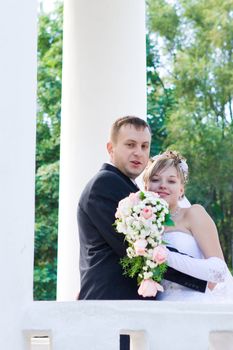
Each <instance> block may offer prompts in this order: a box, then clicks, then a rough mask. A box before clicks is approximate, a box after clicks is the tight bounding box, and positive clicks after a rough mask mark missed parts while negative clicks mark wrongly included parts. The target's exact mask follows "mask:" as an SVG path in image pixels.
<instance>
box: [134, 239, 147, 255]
mask: <svg viewBox="0 0 233 350" xmlns="http://www.w3.org/2000/svg"><path fill="white" fill-rule="evenodd" d="M146 246H147V240H145V239H138V240H137V241H136V242H135V243H134V249H135V252H136V255H142V256H143V255H144V254H145V252H146Z"/></svg>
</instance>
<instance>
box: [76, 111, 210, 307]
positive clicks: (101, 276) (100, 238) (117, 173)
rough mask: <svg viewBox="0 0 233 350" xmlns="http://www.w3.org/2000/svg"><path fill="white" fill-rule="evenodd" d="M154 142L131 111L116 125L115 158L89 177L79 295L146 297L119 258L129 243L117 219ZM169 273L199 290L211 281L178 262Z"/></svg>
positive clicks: (82, 211)
mask: <svg viewBox="0 0 233 350" xmlns="http://www.w3.org/2000/svg"><path fill="white" fill-rule="evenodd" d="M150 142H151V133H150V129H149V126H148V124H147V123H146V122H145V121H144V120H142V119H140V118H137V117H131V116H126V117H122V118H119V119H117V120H116V121H115V122H114V124H113V125H112V128H111V133H110V141H109V142H108V143H107V150H108V153H109V156H110V161H111V163H110V164H104V165H103V166H102V168H101V169H100V171H99V172H98V173H97V174H96V175H95V176H94V177H93V178H92V179H91V180H90V181H89V183H88V184H87V185H86V187H85V189H84V191H83V193H82V195H81V198H80V201H79V205H78V226H79V238H80V274H81V290H80V293H79V300H82V299H98V300H100V299H108V300H109V299H110V300H114V299H115V300H117V299H126V300H130V299H143V298H142V297H140V296H139V295H138V293H137V289H138V286H137V281H136V280H135V279H131V278H129V277H125V276H123V274H122V268H121V266H120V264H119V260H120V258H122V257H123V256H125V255H126V248H127V246H126V243H125V241H124V237H123V235H120V234H119V233H117V232H116V231H115V229H114V227H113V226H112V225H113V223H114V221H115V212H116V208H117V206H118V202H119V201H120V200H121V199H123V198H124V197H126V196H128V195H129V194H130V193H131V192H137V191H138V188H137V185H136V183H135V179H136V178H137V177H138V176H139V175H140V174H141V173H142V171H143V170H144V169H145V167H146V165H147V162H148V159H149V151H150ZM165 278H166V279H168V280H170V281H173V282H176V283H179V284H181V285H183V286H186V287H189V288H192V289H195V290H198V291H204V290H205V287H206V282H205V281H202V280H198V279H196V278H193V277H191V276H188V275H185V274H182V273H180V272H178V271H176V270H174V269H172V268H168V271H167V273H166V276H165ZM147 299H149V298H147ZM153 299H154V298H153ZM144 300H145V298H144Z"/></svg>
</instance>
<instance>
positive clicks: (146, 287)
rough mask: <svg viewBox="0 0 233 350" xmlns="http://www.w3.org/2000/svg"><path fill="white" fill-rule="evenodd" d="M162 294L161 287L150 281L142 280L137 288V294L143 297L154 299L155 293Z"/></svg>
mask: <svg viewBox="0 0 233 350" xmlns="http://www.w3.org/2000/svg"><path fill="white" fill-rule="evenodd" d="M158 291H160V292H163V287H162V286H161V285H160V284H159V283H157V282H155V281H153V280H152V279H147V280H143V281H142V282H141V284H140V287H139V288H138V294H139V295H141V296H143V297H144V298H145V297H155V296H156V294H157V292H158Z"/></svg>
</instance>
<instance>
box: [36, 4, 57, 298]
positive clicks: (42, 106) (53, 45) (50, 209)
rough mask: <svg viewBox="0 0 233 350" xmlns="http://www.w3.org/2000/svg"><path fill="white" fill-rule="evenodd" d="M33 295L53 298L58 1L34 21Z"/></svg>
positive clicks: (55, 246)
mask: <svg viewBox="0 0 233 350" xmlns="http://www.w3.org/2000/svg"><path fill="white" fill-rule="evenodd" d="M38 29H39V33H38V94H37V96H38V112H37V146H36V214H35V221H36V224H35V261H34V299H37V300H53V299H56V260H57V224H58V192H59V153H60V118H61V72H62V5H61V4H59V3H58V4H57V7H56V9H55V11H54V12H53V13H51V14H45V13H42V14H40V16H39V24H38Z"/></svg>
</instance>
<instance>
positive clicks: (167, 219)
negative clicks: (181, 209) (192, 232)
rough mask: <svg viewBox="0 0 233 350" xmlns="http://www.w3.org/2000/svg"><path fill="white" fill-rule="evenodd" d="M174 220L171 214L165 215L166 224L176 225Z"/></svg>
mask: <svg viewBox="0 0 233 350" xmlns="http://www.w3.org/2000/svg"><path fill="white" fill-rule="evenodd" d="M174 225H175V224H174V221H172V219H171V216H170V214H166V215H165V222H164V226H174Z"/></svg>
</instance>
